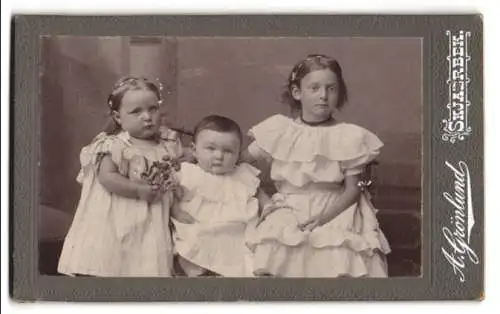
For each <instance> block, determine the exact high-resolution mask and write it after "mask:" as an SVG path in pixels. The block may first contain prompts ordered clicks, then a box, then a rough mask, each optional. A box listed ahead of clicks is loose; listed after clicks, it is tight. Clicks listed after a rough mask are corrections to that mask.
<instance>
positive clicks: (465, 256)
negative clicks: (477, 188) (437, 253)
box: [441, 161, 479, 282]
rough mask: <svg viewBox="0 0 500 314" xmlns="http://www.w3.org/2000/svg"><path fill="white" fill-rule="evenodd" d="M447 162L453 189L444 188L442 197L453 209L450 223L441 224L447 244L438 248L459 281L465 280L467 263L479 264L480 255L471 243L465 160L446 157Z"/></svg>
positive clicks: (470, 208) (471, 214)
mask: <svg viewBox="0 0 500 314" xmlns="http://www.w3.org/2000/svg"><path fill="white" fill-rule="evenodd" d="M446 166H447V167H448V168H449V170H451V171H452V172H453V175H454V184H453V192H451V193H448V192H444V193H443V197H444V198H445V199H446V200H447V201H448V204H449V205H452V206H453V211H452V213H451V215H450V222H449V223H450V224H449V226H447V227H443V228H442V233H443V235H444V237H445V239H446V243H447V246H446V247H443V246H442V247H441V252H442V253H443V255H444V257H445V258H446V260H447V261H448V263H449V264H450V265H451V266H452V268H453V272H454V273H455V274H456V275H457V276H458V278H459V279H460V281H461V282H465V280H466V276H465V273H464V272H465V269H466V266H467V264H468V263H472V264H475V265H477V264H479V257H478V256H477V254H476V252H474V250H473V249H472V248H471V247H470V241H471V231H472V228H473V227H474V224H475V221H474V210H473V207H472V192H471V182H470V173H469V167H468V166H467V164H466V163H465V162H464V161H460V162H458V164H457V165H452V164H451V163H450V162H448V161H446Z"/></svg>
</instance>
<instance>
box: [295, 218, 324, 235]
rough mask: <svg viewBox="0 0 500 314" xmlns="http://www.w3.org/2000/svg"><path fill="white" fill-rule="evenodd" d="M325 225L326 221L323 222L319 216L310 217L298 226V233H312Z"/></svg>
mask: <svg viewBox="0 0 500 314" xmlns="http://www.w3.org/2000/svg"><path fill="white" fill-rule="evenodd" d="M325 223H327V221H324V218H323V217H322V216H321V215H316V216H312V217H311V218H309V219H307V220H306V221H304V222H303V223H301V224H299V225H298V227H299V229H300V231H309V232H311V231H313V230H314V229H316V228H317V227H321V226H322V225H324V224H325Z"/></svg>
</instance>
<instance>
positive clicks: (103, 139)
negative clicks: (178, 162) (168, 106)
mask: <svg viewBox="0 0 500 314" xmlns="http://www.w3.org/2000/svg"><path fill="white" fill-rule="evenodd" d="M160 103H161V94H160V90H159V88H158V87H157V86H156V85H155V84H154V83H152V82H150V81H148V80H146V79H143V78H136V77H125V78H123V79H121V80H119V81H118V82H117V83H116V85H115V86H114V88H113V91H112V92H111V94H110V96H109V98H108V107H109V110H110V123H109V125H108V127H107V129H106V130H105V132H103V133H100V134H99V135H98V136H97V137H96V138H95V139H94V140H93V142H92V143H91V144H90V145H88V146H86V147H84V148H83V149H82V151H81V154H80V162H81V171H80V173H79V175H78V178H77V180H78V182H80V183H81V184H82V185H83V186H82V192H81V196H80V201H79V204H78V208H77V210H76V214H75V217H74V220H73V223H72V225H71V228H70V230H69V232H68V235H67V236H66V239H65V242H64V246H63V250H62V253H61V257H60V260H59V267H58V271H59V272H60V273H63V274H67V275H90V276H114V277H119V276H129V277H130V276H132V277H144V276H148V277H150V276H151V277H153V276H164V277H169V276H171V270H172V263H173V253H172V243H171V235H170V230H169V224H168V222H169V209H170V206H171V202H172V198H173V197H172V189H171V188H170V183H171V182H170V181H169V180H170V179H169V178H168V175H169V174H171V173H170V171H171V172H173V171H174V170H173V168H172V167H171V165H173V163H172V162H171V160H174V159H175V158H177V157H179V156H177V155H178V152H179V151H180V142H179V141H176V140H175V139H172V138H171V139H167V140H164V139H162V136H160V134H161V133H163V134H164V135H166V136H165V137H166V138H169V134H168V133H169V132H168V131H167V132H160V123H159V121H160V120H159V119H160V112H159V105H160ZM170 158H171V159H170ZM164 160H167V161H165V162H163V161H164ZM153 168H154V169H153ZM160 169H161V171H163V173H158V171H160ZM158 175H163V177H162V178H163V180H158V178H159V177H160V176H158Z"/></svg>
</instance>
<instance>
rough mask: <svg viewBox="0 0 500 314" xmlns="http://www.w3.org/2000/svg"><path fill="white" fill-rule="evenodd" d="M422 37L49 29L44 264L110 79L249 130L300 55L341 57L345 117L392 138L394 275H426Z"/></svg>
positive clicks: (388, 162)
mask: <svg viewBox="0 0 500 314" xmlns="http://www.w3.org/2000/svg"><path fill="white" fill-rule="evenodd" d="M421 49H422V46H421V40H420V39H419V38H314V39H307V38H177V39H173V38H159V37H140V38H134V37H132V38H131V37H45V38H44V39H43V40H42V66H41V73H40V77H41V103H42V125H41V134H40V140H41V150H42V152H41V156H42V158H41V160H40V167H41V169H40V171H41V176H40V180H41V184H40V186H41V190H40V193H41V195H40V197H41V203H42V206H41V210H42V212H41V215H40V217H41V220H40V228H39V231H40V235H39V239H40V260H39V266H40V272H41V273H44V274H55V273H56V267H57V259H58V255H59V251H60V249H61V244H62V241H63V239H64V236H65V234H66V232H67V229H68V227H69V224H70V223H71V219H72V216H73V213H74V211H75V209H76V204H77V202H78V198H79V193H80V186H79V185H78V184H77V182H76V181H75V178H76V175H77V173H78V171H79V158H78V155H79V151H80V149H81V148H82V147H83V146H84V145H87V144H88V143H89V142H90V141H91V140H92V138H93V137H94V136H95V135H96V134H97V133H98V132H100V131H101V129H102V126H103V125H104V123H105V120H106V117H107V116H106V113H107V107H106V99H107V96H108V94H109V93H110V91H111V86H112V85H113V84H114V82H115V81H116V80H117V79H118V78H119V77H121V76H123V75H126V74H129V73H130V74H134V75H144V76H147V77H149V78H152V79H154V78H159V79H160V81H161V82H163V83H164V85H165V89H164V93H163V95H164V98H165V101H164V107H163V111H164V114H165V118H166V120H167V121H168V122H169V123H170V124H172V125H174V126H177V127H183V128H186V129H190V128H192V126H193V125H194V123H196V121H197V120H199V119H200V118H201V117H203V116H205V115H206V114H209V113H219V114H224V115H226V116H229V117H231V118H233V119H235V120H236V121H237V122H238V123H239V124H240V126H241V127H242V129H243V130H248V128H249V127H250V126H251V125H253V124H255V123H257V122H259V121H261V120H262V119H264V118H266V117H268V116H270V115H272V114H275V113H288V112H289V110H288V108H287V107H286V106H285V105H283V104H280V103H279V101H278V98H279V94H280V92H281V88H282V86H283V85H284V82H285V79H286V77H287V75H288V73H289V71H290V70H291V67H292V66H293V64H294V63H296V62H297V61H298V60H300V59H301V58H303V57H304V56H305V55H307V54H309V53H324V54H329V55H332V56H334V57H335V58H337V59H338V60H339V62H340V63H341V65H342V67H343V69H344V75H345V80H346V84H347V87H348V90H349V96H350V100H349V102H348V104H347V105H346V107H345V108H344V109H343V111H342V118H343V119H344V120H347V121H349V122H353V123H357V124H359V125H361V126H363V127H365V128H367V129H369V130H371V131H373V132H374V133H376V134H377V135H378V136H379V137H380V138H381V140H382V141H383V142H384V143H385V147H384V148H383V150H382V154H381V156H380V158H379V160H378V161H379V164H378V165H377V166H376V167H375V168H374V176H375V186H374V187H373V190H372V191H373V193H374V204H375V205H376V207H377V208H378V209H379V210H380V212H379V220H380V222H381V225H382V228H383V230H384V232H385V233H386V235H387V237H388V239H389V242H390V244H391V246H392V249H393V253H391V254H390V255H389V256H388V259H389V268H390V269H389V271H390V275H391V276H419V275H421V205H420V204H421V119H422V118H421V117H422V88H423V86H422V51H421Z"/></svg>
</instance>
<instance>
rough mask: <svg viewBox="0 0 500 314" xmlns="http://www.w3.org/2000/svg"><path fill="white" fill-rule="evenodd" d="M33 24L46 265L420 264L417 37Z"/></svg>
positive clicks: (228, 273)
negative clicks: (71, 29) (195, 33)
mask: <svg viewBox="0 0 500 314" xmlns="http://www.w3.org/2000/svg"><path fill="white" fill-rule="evenodd" d="M39 40H40V47H41V52H40V65H39V83H38V84H39V96H38V97H39V100H40V122H39V125H40V126H39V134H38V138H39V144H40V148H39V150H40V156H39V163H38V171H39V175H38V180H39V181H38V182H39V186H40V190H39V191H38V193H39V197H38V201H39V204H38V206H39V210H38V211H37V225H38V228H37V230H38V243H37V245H38V256H37V265H38V273H39V274H41V275H47V276H65V277H89V276H90V277H127V278H129V277H141V278H143V277H164V278H181V277H182V278H192V277H217V278H223V277H230V278H357V279H359V278H408V277H410V278H421V277H422V275H423V266H422V260H423V249H424V248H423V240H422V239H423V238H422V234H423V224H422V218H423V208H422V202H423V185H422V182H423V161H422V156H423V154H424V152H423V144H422V138H423V122H424V121H423V116H424V75H423V66H424V64H423V57H424V55H423V39H422V37H418V36H414V37H412V36H406V37H403V36H401V37H397V36H392V37H362V36H361V37H354V36H353V37H348V36H341V37H340V36H339V37H335V36H330V37H305V36H304V37H279V36H276V37H230V36H225V37H217V36H205V37H190V36H69V35H66V36H61V35H44V36H41V37H40V39H39Z"/></svg>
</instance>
